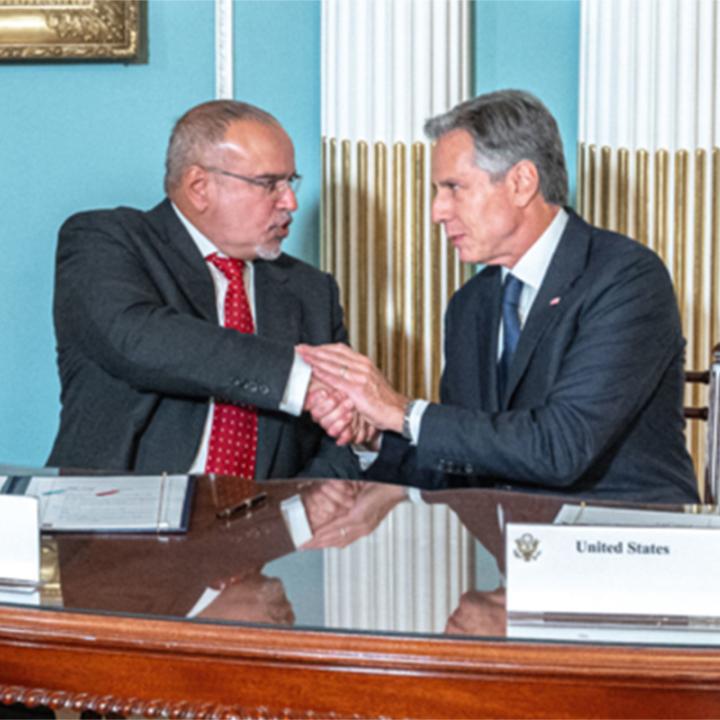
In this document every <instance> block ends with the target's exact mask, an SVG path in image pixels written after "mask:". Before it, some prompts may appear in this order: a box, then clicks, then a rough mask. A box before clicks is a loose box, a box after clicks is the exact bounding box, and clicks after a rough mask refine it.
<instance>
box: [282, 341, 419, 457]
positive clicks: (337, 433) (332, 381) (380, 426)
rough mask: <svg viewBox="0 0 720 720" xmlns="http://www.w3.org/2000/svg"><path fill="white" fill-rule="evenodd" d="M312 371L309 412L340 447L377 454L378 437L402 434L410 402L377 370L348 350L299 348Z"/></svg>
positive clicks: (338, 346) (307, 401)
mask: <svg viewBox="0 0 720 720" xmlns="http://www.w3.org/2000/svg"><path fill="white" fill-rule="evenodd" d="M296 350H297V352H298V353H300V355H301V357H302V358H303V359H304V360H305V361H306V362H307V363H308V364H309V365H310V366H311V367H312V378H311V380H310V387H309V389H308V392H307V395H306V397H305V410H307V411H308V412H309V413H310V414H311V415H312V418H313V420H314V421H315V422H316V423H318V424H319V425H320V426H321V427H322V428H323V430H325V432H326V433H327V434H328V435H329V436H330V437H332V438H334V439H335V441H336V442H337V444H338V445H346V444H348V443H354V444H356V445H364V446H366V447H368V448H369V449H377V440H378V437H379V433H380V432H381V431H383V430H394V431H395V432H400V431H401V430H402V424H403V416H404V414H405V406H406V405H407V403H408V398H407V397H405V396H404V395H402V394H400V393H398V392H396V391H395V390H394V389H393V388H392V387H391V385H390V383H388V381H387V380H386V379H385V377H384V376H383V374H382V373H381V372H380V370H378V368H377V367H376V366H375V365H374V364H373V363H372V361H371V360H369V359H368V358H367V357H365V356H364V355H361V354H360V353H357V352H355V351H354V350H352V349H351V348H349V347H348V346H347V345H344V344H342V343H336V344H334V345H318V346H310V345H297V346H296Z"/></svg>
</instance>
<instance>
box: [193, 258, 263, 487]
mask: <svg viewBox="0 0 720 720" xmlns="http://www.w3.org/2000/svg"><path fill="white" fill-rule="evenodd" d="M207 260H208V262H211V263H212V264H213V265H214V266H215V267H216V268H218V269H219V270H220V271H221V272H222V273H223V274H224V275H225V277H226V278H227V279H228V281H229V283H228V288H227V293H226V295H225V327H227V328H233V329H235V330H237V331H238V332H241V333H252V332H254V331H255V327H254V325H253V319H252V313H251V312H250V304H249V303H248V298H247V294H246V292H245V283H244V281H243V268H244V267H245V263H244V262H243V261H242V260H236V259H235V258H221V257H219V256H218V255H217V253H213V254H212V255H209V256H208V257H207ZM256 451H257V409H256V408H255V407H254V406H253V405H227V404H224V403H219V402H218V403H216V404H215V413H214V415H213V422H212V430H211V432H210V444H209V447H208V458H207V464H206V465H205V472H206V473H208V474H209V473H215V474H217V475H239V476H240V477H243V478H254V477H255V455H256Z"/></svg>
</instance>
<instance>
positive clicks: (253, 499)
mask: <svg viewBox="0 0 720 720" xmlns="http://www.w3.org/2000/svg"><path fill="white" fill-rule="evenodd" d="M265 500H267V493H264V492H262V493H258V494H257V495H251V496H250V497H247V498H245V499H244V500H241V501H240V502H239V503H237V505H230V507H226V508H223V509H222V510H218V511H217V513H216V515H217V517H219V518H229V517H232V516H233V515H238V514H245V513H249V512H250V511H251V510H254V509H255V508H256V507H258V506H259V505H261V504H262V503H263V502H265Z"/></svg>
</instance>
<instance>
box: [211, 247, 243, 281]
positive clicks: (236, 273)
mask: <svg viewBox="0 0 720 720" xmlns="http://www.w3.org/2000/svg"><path fill="white" fill-rule="evenodd" d="M206 260H207V261H208V262H210V263H212V264H213V265H214V266H215V267H216V268H217V269H218V270H220V272H222V273H223V275H225V277H226V278H227V279H228V280H230V281H233V280H242V276H243V269H244V268H245V261H244V260H238V259H237V258H229V257H220V256H219V255H218V254H217V253H213V254H212V255H208V256H207V258H206Z"/></svg>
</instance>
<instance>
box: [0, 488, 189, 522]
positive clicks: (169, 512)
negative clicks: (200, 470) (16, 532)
mask: <svg viewBox="0 0 720 720" xmlns="http://www.w3.org/2000/svg"><path fill="white" fill-rule="evenodd" d="M0 487H3V490H4V492H7V493H11V494H18V495H25V496H31V497H33V498H37V500H38V502H39V506H40V527H41V529H42V530H43V531H48V532H182V531H184V530H186V529H187V522H188V514H189V509H190V507H189V506H190V500H191V489H192V482H191V479H190V478H189V476H187V475H152V476H116V477H103V476H97V477H95V476H67V475H66V476H62V477H31V478H21V477H16V478H12V477H10V478H8V477H0Z"/></svg>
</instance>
